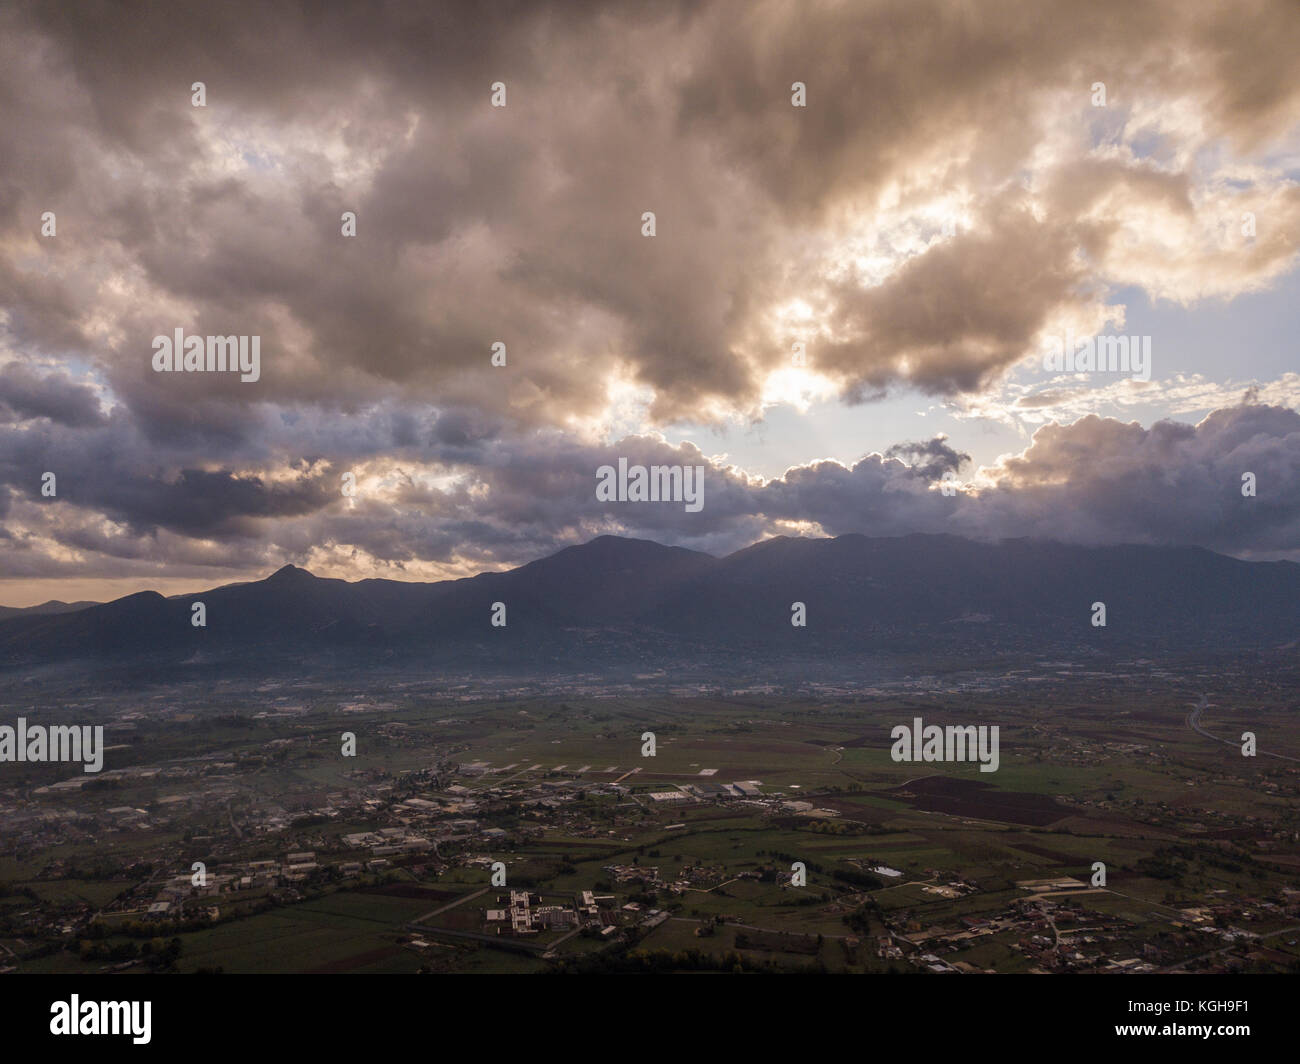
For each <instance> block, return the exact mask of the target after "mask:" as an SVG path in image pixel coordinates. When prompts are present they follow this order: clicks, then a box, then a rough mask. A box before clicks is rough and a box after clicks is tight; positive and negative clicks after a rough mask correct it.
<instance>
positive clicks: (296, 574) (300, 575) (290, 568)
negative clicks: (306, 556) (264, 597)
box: [267, 565, 316, 583]
mask: <svg viewBox="0 0 1300 1064" xmlns="http://www.w3.org/2000/svg"><path fill="white" fill-rule="evenodd" d="M315 579H316V577H315V576H313V575H312V574H311V573H309V572H308V571H307V570H306V569H299V568H298V566H296V565H282V566H280V568H279V569H277V570H276V571H275V572H273V573H272V574H271V575H270V576H268V577H267V580H274V581H276V582H277V583H286V582H287V581H290V580H294V581H299V582H301V581H304V580H315Z"/></svg>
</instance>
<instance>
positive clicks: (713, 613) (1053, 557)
mask: <svg viewBox="0 0 1300 1064" xmlns="http://www.w3.org/2000/svg"><path fill="white" fill-rule="evenodd" d="M196 602H202V603H203V605H204V607H205V609H206V619H207V626H206V627H203V628H196V627H194V626H193V625H192V624H191V607H192V605H193V604H194V603H196ZM498 602H499V603H504V605H505V610H506V625H505V626H504V627H494V626H493V624H492V616H493V610H494V603H498ZM796 602H802V603H804V605H805V608H806V615H807V626H806V627H794V626H792V624H791V616H792V612H791V611H792V604H793V603H796ZM1094 602H1104V603H1105V606H1106V620H1107V624H1106V627H1104V628H1099V627H1094V625H1093V624H1092V617H1093V603H1094ZM48 605H51V604H47V606H48ZM69 609H70V610H71V612H55V611H52V610H47V609H45V608H44V607H38V608H35V609H33V610H27V611H22V612H20V613H18V614H17V615H14V616H9V617H7V618H4V619H0V663H2V664H4V665H6V666H11V667H12V666H17V667H23V666H31V665H41V664H46V663H54V662H72V661H82V662H86V663H88V664H90V663H107V662H119V663H121V662H139V663H141V664H146V663H156V664H159V665H163V664H166V665H177V664H181V663H185V662H198V663H209V664H221V663H227V664H228V665H229V666H230V667H232V668H237V667H240V666H257V665H258V664H259V663H271V662H277V661H278V662H297V663H300V664H302V665H310V664H311V663H313V662H321V663H325V662H331V663H333V664H357V665H384V664H389V663H400V664H402V665H403V666H409V665H418V664H420V663H425V664H427V665H428V666H429V667H431V668H439V669H442V668H453V667H458V668H462V669H465V670H484V671H489V672H509V673H517V672H526V671H528V670H536V669H545V668H549V667H563V668H575V667H576V668H584V667H587V666H590V667H592V668H598V667H604V666H607V665H634V666H654V667H660V668H662V667H666V666H671V665H673V664H674V663H676V664H690V663H695V662H698V661H700V660H716V661H726V662H728V663H730V664H731V665H733V666H735V667H736V668H742V669H743V667H744V662H745V661H747V660H752V661H754V662H760V663H762V664H763V665H765V666H770V665H772V664H779V663H780V662H782V661H790V662H812V661H844V660H848V659H852V658H855V657H859V656H865V657H873V656H874V657H885V656H893V655H908V656H913V657H915V656H924V655H926V654H943V655H959V656H960V657H962V658H967V657H969V659H970V665H971V666H972V667H978V666H981V665H988V664H991V663H993V662H994V661H995V660H996V658H997V656H998V655H1004V654H1008V653H1012V654H1057V653H1067V654H1070V655H1071V656H1072V657H1076V658H1077V657H1078V656H1080V655H1085V656H1086V655H1100V656H1103V657H1109V656H1125V657H1133V656H1136V655H1139V654H1143V653H1152V654H1154V653H1174V654H1188V653H1198V652H1202V651H1215V652H1219V651H1233V650H1241V651H1266V650H1276V649H1279V648H1283V647H1285V646H1286V645H1288V644H1293V643H1294V642H1295V641H1296V639H1297V636H1298V635H1300V565H1296V564H1293V563H1290V562H1243V561H1238V560H1236V559H1233V558H1228V557H1225V556H1223V555H1219V554H1215V553H1213V552H1211V551H1207V550H1201V549H1199V548H1189V547H1157V546H1119V547H1079V546H1067V545H1062V544H1059V543H1051V542H1043V541H1030V540H1008V541H1003V542H1000V543H980V542H974V541H970V540H965V539H961V538H958V537H954V536H946V535H911V536H902V537H896V538H880V539H872V538H868V537H866V536H860V535H846V536H840V537H838V538H835V539H791V538H784V537H780V538H776V539H770V540H765V541H763V542H761V543H758V544H755V545H754V546H752V547H748V548H746V549H745V550H741V551H738V552H736V553H735V554H731V555H729V556H727V557H725V558H715V557H713V556H711V555H708V554H702V553H699V552H697V551H691V550H685V549H683V548H680V547H665V546H662V545H660V544H658V543H653V542H649V541H646V540H634V539H621V538H618V537H614V536H601V537H599V538H597V539H595V540H592V541H591V542H590V543H586V544H583V545H581V546H575V547H570V548H568V549H566V550H562V551H560V552H559V553H557V554H554V555H552V556H550V557H547V558H543V559H541V560H539V561H535V562H532V563H530V564H528V565H524V566H522V567H520V568H518V569H513V570H510V571H508V572H501V573H483V574H481V575H479V576H475V577H472V578H469V579H463V580H450V581H442V582H439V583H409V582H402V581H393V580H361V581H357V582H348V581H344V580H331V579H322V578H319V577H316V576H313V575H312V574H311V573H309V572H307V571H306V570H303V569H299V568H296V567H294V566H291V565H288V566H285V567H284V568H282V569H280V570H278V571H277V572H275V573H273V574H272V575H271V576H269V577H267V578H266V579H265V580H260V581H256V582H252V583H245V584H233V585H228V586H225V587H218V588H213V589H211V590H209V591H205V592H202V593H198V594H190V595H180V596H176V597H174V598H164V597H163V596H162V595H159V594H157V593H156V592H152V591H144V592H140V593H139V594H135V595H128V596H127V597H125V598H121V599H117V600H115V601H113V602H108V603H104V604H99V605H90V606H86V607H84V608H81V609H72V607H69Z"/></svg>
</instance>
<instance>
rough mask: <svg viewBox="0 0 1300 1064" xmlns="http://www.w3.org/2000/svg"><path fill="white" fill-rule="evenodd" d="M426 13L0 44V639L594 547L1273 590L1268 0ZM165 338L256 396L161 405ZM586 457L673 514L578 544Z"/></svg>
mask: <svg viewBox="0 0 1300 1064" xmlns="http://www.w3.org/2000/svg"><path fill="white" fill-rule="evenodd" d="M429 7H430V10H429V11H427V12H422V11H420V10H419V9H418V6H417V5H410V4H403V3H396V2H393V3H367V4H356V5H353V6H350V7H336V6H332V5H328V4H314V3H313V4H309V3H302V4H298V5H294V4H266V3H238V2H234V3H205V4H199V5H193V6H188V5H180V4H157V5H148V6H147V7H143V6H142V7H141V8H138V9H133V10H131V11H130V12H129V13H127V12H126V11H124V10H123V9H122V8H121V7H120V6H118V5H116V4H107V3H103V4H96V3H82V4H77V5H67V4H31V5H28V4H24V3H18V4H9V5H6V6H5V7H4V9H3V11H2V13H0V602H3V603H6V604H10V605H24V604H29V603H34V602H39V601H43V600H45V599H48V598H62V599H75V598H99V599H102V598H108V597H112V596H114V595H118V594H124V593H127V592H130V591H135V590H139V589H140V588H143V587H154V588H157V589H159V590H162V591H164V592H165V593H175V592H180V591H184V590H190V589H193V588H197V587H203V586H207V585H211V584H214V583H222V582H229V581H234V580H243V579H251V578H255V577H258V576H261V575H264V574H266V573H267V572H269V571H270V570H272V569H274V568H276V567H278V566H280V565H282V564H284V563H285V562H294V563H296V564H299V565H304V566H306V567H308V568H310V569H312V570H313V571H315V572H317V573H318V574H321V575H332V576H342V577H347V578H359V577H365V576H389V577H395V578H402V579H437V578H441V577H444V576H453V575H455V576H458V575H464V574H468V573H472V572H476V571H479V570H481V569H485V568H503V567H507V566H511V565H515V564H519V563H521V562H525V561H529V560H531V559H533V558H535V557H538V556H540V555H543V554H545V553H548V552H551V551H553V550H555V549H558V548H560V547H563V546H566V545H569V544H572V543H576V542H581V541H584V540H586V539H589V538H591V537H592V536H595V535H598V534H600V533H605V532H617V533H624V534H629V535H636V536H643V537H647V538H653V539H657V540H660V541H662V542H672V543H678V544H682V545H685V546H690V547H695V548H699V549H703V550H708V551H712V552H715V553H721V552H725V551H729V550H733V549H736V548H739V547H742V546H745V545H747V544H749V543H752V542H754V541H755V540H758V539H761V538H763V537H765V536H769V535H774V534H787V535H838V534H841V533H845V532H864V533H868V534H875V535H894V534H900V533H905V532H911V531H950V532H958V533H962V534H966V535H971V536H979V537H1002V536H1020V535H1033V536H1045V537H1054V538H1059V539H1064V540H1071V541H1082V542H1091V543H1108V542H1151V543H1165V542H1171V543H1193V544H1199V545H1202V546H1206V547H1210V548H1213V549H1216V550H1221V551H1224V552H1227V553H1231V554H1235V555H1238V556H1242V557H1268V558H1272V557H1300V413H1297V410H1298V409H1300V363H1298V362H1297V359H1296V333H1297V329H1296V326H1297V324H1300V310H1297V308H1298V307H1300V270H1298V269H1297V253H1298V251H1300V249H1298V247H1297V234H1300V65H1298V64H1297V62H1296V56H1297V54H1300V6H1298V5H1297V4H1296V3H1295V2H1294V0H1276V2H1263V0H1239V2H1234V3H1232V4H1225V3H1198V2H1195V0H1173V2H1169V3H1160V2H1150V3H1148V2H1140V0H1118V2H1109V0H1098V2H1089V3H1078V2H1075V0H1068V2H1061V3H1055V2H1050V3H1049V2H1044V0H1026V2H1024V3H1012V2H996V0H991V2H988V3H968V2H952V3H928V2H924V0H897V2H894V0H880V2H869V0H864V2H856V3H846V4H834V3H813V2H802V0H801V2H795V0H787V2H781V3H765V2H754V0H739V2H735V3H732V2H707V0H706V2H701V3H679V4H669V3H643V2H634V3H627V4H616V3H610V4H586V3H580V2H576V0H569V2H566V3H555V4H553V5H545V4H509V3H496V4H474V5H467V6H465V7H463V8H458V7H456V6H454V5H446V4H438V5H429ZM196 81H202V82H203V83H204V85H205V86H206V99H207V106H206V107H195V106H193V105H192V102H191V85H192V83H194V82H196ZM494 82H503V83H504V84H505V86H506V106H505V107H493V106H492V104H491V95H492V85H493V83H494ZM795 82H803V83H804V84H805V85H806V103H807V106H806V107H796V106H793V105H792V99H791V97H792V85H793V83H795ZM1097 83H1102V85H1104V89H1102V90H1100V91H1102V92H1104V106H1097V103H1098V102H1099V101H1100V95H1099V88H1100V87H1099V86H1098V85H1097ZM47 211H52V212H54V214H55V217H56V225H57V231H56V235H55V236H53V237H48V236H43V235H42V231H41V229H42V215H43V213H44V212H47ZM344 211H354V212H355V213H356V217H357V235H356V236H355V237H345V236H343V235H342V234H341V232H340V228H341V222H340V216H341V215H342V213H343V212H344ZM645 211H653V212H654V213H655V216H656V224H657V231H656V234H655V235H654V236H653V237H647V236H643V235H642V214H643V212H645ZM176 328H184V329H185V330H187V332H190V333H200V334H223V335H224V334H247V335H253V334H256V335H260V336H261V338H262V341H261V350H262V374H261V379H260V380H259V381H257V382H256V383H242V382H240V381H239V380H238V379H237V378H236V377H233V376H231V375H224V376H219V375H211V374H176V373H173V374H159V373H155V372H153V370H152V369H151V365H150V362H151V356H152V353H153V352H152V347H151V341H152V338H153V337H154V336H155V335H157V334H167V335H170V334H171V333H172V332H173V331H174V330H175V329H176ZM1067 330H1069V331H1071V332H1072V333H1073V334H1075V335H1078V336H1088V335H1092V334H1124V335H1133V336H1144V337H1149V338H1150V343H1151V347H1152V365H1151V373H1150V379H1149V380H1148V381H1142V380H1137V379H1134V378H1133V376H1132V375H1131V374H1122V373H1105V374H1098V373H1082V374H1078V373H1061V372H1054V371H1051V370H1045V369H1044V368H1043V359H1042V351H1043V349H1044V345H1045V343H1046V342H1047V341H1046V338H1047V337H1049V336H1056V335H1062V334H1064V333H1065V332H1066V331H1067ZM497 341H500V342H502V343H504V344H505V345H506V349H507V365H506V366H505V367H494V366H493V365H492V364H491V346H492V344H493V343H494V342H497ZM796 344H802V345H803V350H804V352H805V364H804V365H802V366H800V365H799V364H797V359H796V356H795V355H794V354H793V352H794V350H795V348H794V345H796ZM620 456H625V457H627V458H629V460H631V461H632V462H638V461H640V462H646V463H648V462H652V461H655V462H660V463H668V464H678V463H686V464H693V465H703V466H705V467H706V474H705V480H704V507H703V509H702V510H700V511H699V512H698V513H688V512H686V511H685V509H684V507H683V506H682V505H680V504H673V503H658V504H637V503H623V504H613V505H610V504H603V503H601V502H598V501H597V499H596V495H595V483H596V469H597V467H598V466H600V465H602V464H605V463H616V462H617V459H618V458H619V457H620ZM45 472H53V473H55V474H56V477H57V495H56V496H55V497H53V498H46V497H42V495H41V490H40V488H41V479H42V474H43V473H45ZM346 472H353V473H354V474H355V476H356V482H357V491H356V494H355V496H353V497H351V498H348V497H345V496H344V494H343V493H342V491H341V483H342V478H343V474H344V473H346ZM946 472H953V473H955V474H956V476H957V481H958V484H959V490H958V491H957V492H956V493H955V494H953V495H952V496H951V497H947V496H945V495H944V494H943V493H942V492H941V491H940V490H939V488H940V483H941V478H942V476H943V475H944V473H946ZM1244 472H1253V473H1255V474H1256V477H1257V480H1258V495H1257V497H1255V498H1253V499H1249V498H1243V497H1242V494H1241V476H1242V473H1244Z"/></svg>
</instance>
